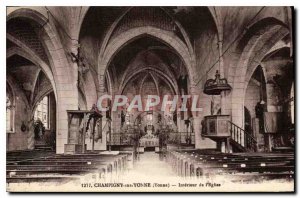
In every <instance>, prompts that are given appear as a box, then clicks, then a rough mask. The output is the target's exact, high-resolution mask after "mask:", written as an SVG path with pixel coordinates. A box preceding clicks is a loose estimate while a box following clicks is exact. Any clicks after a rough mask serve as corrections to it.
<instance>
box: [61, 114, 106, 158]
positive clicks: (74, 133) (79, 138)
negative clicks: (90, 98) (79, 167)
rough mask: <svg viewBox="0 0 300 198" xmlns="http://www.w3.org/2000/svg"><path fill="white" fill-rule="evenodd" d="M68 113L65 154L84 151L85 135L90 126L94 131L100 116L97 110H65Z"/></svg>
mask: <svg viewBox="0 0 300 198" xmlns="http://www.w3.org/2000/svg"><path fill="white" fill-rule="evenodd" d="M67 113H68V143H67V144H65V150H64V151H65V154H76V153H85V151H86V144H85V136H86V132H87V130H88V129H89V128H90V126H91V129H90V130H92V131H93V134H94V131H95V123H96V121H97V120H98V119H99V118H101V117H102V115H101V114H100V113H98V112H97V111H93V110H92V111H89V110H67Z"/></svg>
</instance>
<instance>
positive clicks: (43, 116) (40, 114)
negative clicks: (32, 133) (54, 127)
mask: <svg viewBox="0 0 300 198" xmlns="http://www.w3.org/2000/svg"><path fill="white" fill-rule="evenodd" d="M34 120H35V121H36V120H40V121H42V123H43V124H44V127H45V128H46V129H49V128H50V126H49V95H47V96H45V97H44V98H43V99H42V100H41V101H40V102H39V103H38V104H37V107H36V109H35V112H34Z"/></svg>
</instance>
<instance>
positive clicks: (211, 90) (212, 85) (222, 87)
mask: <svg viewBox="0 0 300 198" xmlns="http://www.w3.org/2000/svg"><path fill="white" fill-rule="evenodd" d="M215 77H216V78H215V79H208V80H207V81H206V82H205V84H204V90H203V92H204V93H205V94H207V95H220V94H221V92H222V91H229V90H231V86H230V85H229V84H228V83H227V79H226V78H220V74H219V70H216V75H215Z"/></svg>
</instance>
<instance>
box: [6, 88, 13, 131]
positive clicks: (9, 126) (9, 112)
mask: <svg viewBox="0 0 300 198" xmlns="http://www.w3.org/2000/svg"><path fill="white" fill-rule="evenodd" d="M14 109H15V106H14V98H13V94H12V91H11V88H10V86H9V85H8V84H6V132H7V133H13V132H14Z"/></svg>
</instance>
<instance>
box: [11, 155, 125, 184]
mask: <svg viewBox="0 0 300 198" xmlns="http://www.w3.org/2000/svg"><path fill="white" fill-rule="evenodd" d="M127 156H128V154H120V155H101V154H80V155H54V156H53V155H51V156H46V157H40V158H36V159H31V158H30V159H25V160H24V158H21V159H20V160H19V159H18V158H17V157H16V158H15V160H14V161H8V162H7V170H6V175H7V182H24V181H30V182H34V181H37V180H38V181H42V182H43V181H48V180H49V181H52V180H53V181H55V180H56V179H57V180H66V179H67V180H68V179H74V178H75V179H78V176H83V175H87V174H98V175H99V176H98V178H100V179H101V178H105V177H109V179H112V178H113V173H114V176H115V177H117V176H119V175H120V174H121V173H122V171H124V170H125V169H126V168H127V163H128V159H127Z"/></svg>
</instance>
